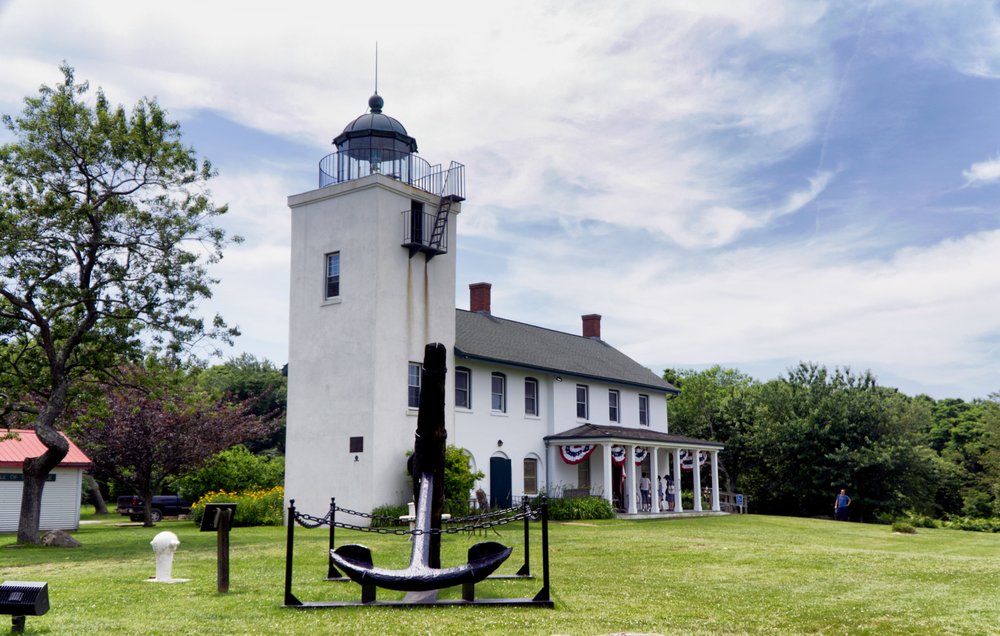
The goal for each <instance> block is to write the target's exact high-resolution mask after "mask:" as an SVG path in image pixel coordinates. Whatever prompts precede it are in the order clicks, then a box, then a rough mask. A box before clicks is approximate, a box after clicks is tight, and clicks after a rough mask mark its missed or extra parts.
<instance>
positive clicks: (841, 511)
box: [833, 488, 851, 521]
mask: <svg viewBox="0 0 1000 636" xmlns="http://www.w3.org/2000/svg"><path fill="white" fill-rule="evenodd" d="M850 505H851V498H850V497H848V496H847V490H846V489H844V488H841V489H840V494H839V495H837V498H836V499H835V500H834V501H833V510H834V518H835V519H836V520H837V521H847V507H848V506H850Z"/></svg>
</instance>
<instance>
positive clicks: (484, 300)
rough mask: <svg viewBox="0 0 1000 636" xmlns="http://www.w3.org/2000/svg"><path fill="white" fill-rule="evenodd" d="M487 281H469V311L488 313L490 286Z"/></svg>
mask: <svg viewBox="0 0 1000 636" xmlns="http://www.w3.org/2000/svg"><path fill="white" fill-rule="evenodd" d="M491 287H493V285H491V284H489V283H471V284H470V285H469V311H474V312H478V313H484V314H489V313H490V288H491Z"/></svg>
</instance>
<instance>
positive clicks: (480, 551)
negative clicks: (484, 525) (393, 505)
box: [330, 343, 512, 592]
mask: <svg viewBox="0 0 1000 636" xmlns="http://www.w3.org/2000/svg"><path fill="white" fill-rule="evenodd" d="M446 353H447V350H446V349H445V346H444V345H442V344H438V343H434V344H429V345H427V347H426V348H425V350H424V366H423V371H422V372H421V379H420V411H419V413H418V415H417V434H416V438H415V440H414V444H413V455H412V456H411V458H410V473H411V474H412V475H413V491H414V498H415V499H416V500H417V506H416V511H415V512H416V519H415V520H414V521H415V523H414V525H415V527H416V529H417V532H416V533H415V534H414V536H413V547H412V549H411V552H410V565H409V567H407V568H405V569H403V570H389V569H386V568H377V567H375V566H374V564H373V563H372V553H371V550H369V549H368V548H367V547H366V546H363V545H358V544H349V545H342V546H340V547H339V548H337V549H336V550H332V551H331V553H330V556H331V558H332V559H333V562H334V563H335V564H336V565H337V566H338V567H340V569H342V570H343V571H344V572H345V573H346V574H347V576H348V577H350V578H351V580H352V581H355V582H356V583H360V584H361V585H362V586H365V587H368V586H376V587H381V588H385V589H389V590H400V591H404V592H425V591H429V590H438V589H442V588H446V587H452V586H454V585H463V584H467V583H478V582H479V581H482V580H483V579H485V578H486V577H487V576H489V575H490V574H492V573H493V572H494V571H495V570H496V569H497V568H498V567H500V565H501V564H502V563H503V562H504V561H505V560H507V557H509V556H510V554H511V552H512V548H508V547H506V546H504V545H502V544H500V543H497V542H496V541H486V542H483V543H477V544H476V545H474V546H472V547H471V548H469V561H468V563H466V564H465V565H458V566H455V567H450V568H442V567H441V534H440V532H441V509H442V508H443V507H444V463H445V459H444V455H445V442H446V440H447V437H448V433H447V431H446V430H445V426H444V392H445V382H444V379H445V372H446V371H445V359H446Z"/></svg>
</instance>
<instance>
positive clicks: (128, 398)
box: [77, 363, 272, 526]
mask: <svg viewBox="0 0 1000 636" xmlns="http://www.w3.org/2000/svg"><path fill="white" fill-rule="evenodd" d="M124 377H125V379H126V380H127V381H126V382H123V383H121V384H120V385H119V386H116V387H113V388H112V389H111V390H109V391H108V393H107V395H106V397H105V402H104V404H101V405H95V406H94V407H93V409H92V412H91V413H90V414H89V419H90V420H91V421H90V422H88V423H87V424H86V425H85V426H81V427H80V430H79V431H78V433H77V437H78V439H80V440H81V441H82V443H83V445H84V447H85V448H86V449H87V451H88V453H89V455H90V457H91V459H92V460H93V461H94V464H95V465H96V466H97V467H98V468H99V469H100V470H102V471H103V472H104V473H106V474H110V475H113V476H114V478H115V479H116V480H118V481H119V482H122V483H125V484H128V485H130V486H131V487H133V488H134V489H135V491H136V492H138V494H140V495H141V496H142V498H143V501H144V502H145V505H146V510H145V525H147V526H149V525H152V522H151V519H150V512H151V507H152V501H153V495H154V494H158V493H159V492H160V491H161V489H162V488H163V486H164V485H165V484H166V483H167V482H168V481H169V480H171V479H176V478H178V477H180V476H182V475H185V474H187V473H190V472H192V471H195V470H198V469H199V468H201V467H202V466H203V465H204V464H205V462H206V461H207V460H208V459H209V458H210V457H212V456H213V455H215V454H216V453H218V452H220V451H223V450H225V449H227V448H229V447H231V446H233V445H235V444H239V443H242V442H245V441H247V440H251V439H257V438H259V437H262V436H264V435H266V434H267V433H269V432H270V429H271V426H272V425H271V424H268V423H266V422H263V421H261V420H260V418H258V417H257V416H255V415H254V414H253V412H252V411H253V402H252V400H251V401H246V402H243V403H235V404H234V403H229V402H224V401H221V400H217V399H213V398H212V397H211V396H210V395H208V394H207V393H205V392H204V391H202V390H201V389H200V388H198V387H197V385H196V384H195V383H194V382H193V381H192V379H191V378H189V377H187V376H186V375H185V374H183V373H182V372H180V371H177V370H174V369H170V368H169V367H168V368H164V367H160V366H157V365H156V364H155V363H153V364H149V365H148V368H142V367H138V366H134V367H130V368H129V369H127V370H126V371H125V373H124Z"/></svg>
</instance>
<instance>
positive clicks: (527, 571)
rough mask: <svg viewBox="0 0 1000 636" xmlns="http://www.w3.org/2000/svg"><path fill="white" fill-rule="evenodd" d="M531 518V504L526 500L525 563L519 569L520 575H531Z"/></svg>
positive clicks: (518, 573)
mask: <svg viewBox="0 0 1000 636" xmlns="http://www.w3.org/2000/svg"><path fill="white" fill-rule="evenodd" d="M530 520H531V504H529V503H528V502H527V501H525V502H524V565H522V566H521V569H520V570H518V571H517V575H518V576H531V563H530V558H531V539H530V537H531V534H530V533H529V532H528V521H530Z"/></svg>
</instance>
